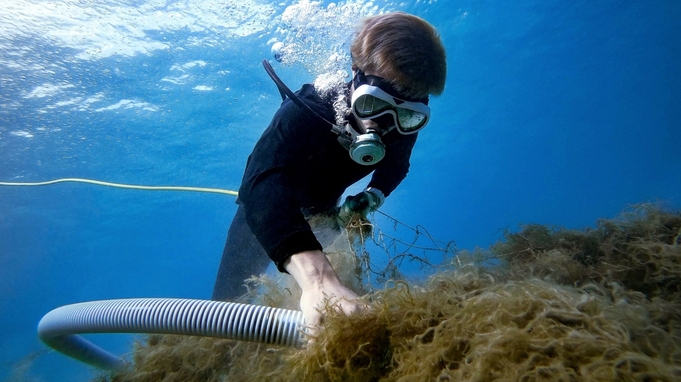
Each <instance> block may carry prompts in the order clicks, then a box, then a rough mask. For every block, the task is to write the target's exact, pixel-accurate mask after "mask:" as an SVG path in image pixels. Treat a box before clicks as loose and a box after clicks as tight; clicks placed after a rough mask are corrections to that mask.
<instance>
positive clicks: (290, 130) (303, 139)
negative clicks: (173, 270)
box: [213, 84, 417, 300]
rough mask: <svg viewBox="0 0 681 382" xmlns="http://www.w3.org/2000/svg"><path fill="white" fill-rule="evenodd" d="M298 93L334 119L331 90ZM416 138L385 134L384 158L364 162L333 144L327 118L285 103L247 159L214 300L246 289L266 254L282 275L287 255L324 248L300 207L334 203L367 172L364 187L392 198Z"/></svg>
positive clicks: (315, 207)
mask: <svg viewBox="0 0 681 382" xmlns="http://www.w3.org/2000/svg"><path fill="white" fill-rule="evenodd" d="M348 86H349V85H348ZM346 90H347V88H346ZM296 94H297V95H298V96H299V97H300V98H301V99H302V100H303V102H305V103H306V104H307V105H309V106H310V107H312V108H313V109H314V110H315V111H316V112H317V113H319V114H320V115H321V116H322V117H324V118H326V119H327V120H329V121H334V120H335V116H334V109H333V102H334V100H335V99H336V97H337V95H336V94H333V92H332V94H330V95H329V96H328V97H325V98H324V99H322V98H321V97H320V95H319V94H318V93H317V92H316V91H315V89H314V87H313V86H312V85H309V84H308V85H304V86H303V87H302V88H301V89H300V90H299V91H298V92H297V93H296ZM416 136H417V134H413V135H402V134H400V133H399V132H397V130H396V129H393V130H392V131H391V132H390V133H388V134H386V135H384V136H383V137H382V140H383V143H384V144H385V145H386V155H385V157H384V158H383V160H381V161H380V162H378V163H377V164H375V165H371V166H365V165H361V164H358V163H356V162H354V161H353V160H352V158H350V155H349V154H348V151H347V149H345V148H344V147H343V146H342V145H341V144H340V143H338V140H337V138H338V136H337V135H336V134H334V133H333V132H332V131H331V126H330V125H329V123H327V122H326V121H324V120H322V119H321V118H319V117H318V116H315V115H314V114H313V113H312V112H311V111H310V110H307V109H306V108H302V107H299V106H297V105H296V104H294V103H293V102H292V101H291V100H289V99H287V100H285V101H284V102H283V103H282V104H281V107H280V108H279V110H278V111H277V113H276V114H275V115H274V118H273V119H272V122H271V123H270V125H269V126H268V128H267V129H266V130H265V132H264V133H263V135H262V136H261V137H260V139H259V140H258V142H257V143H256V145H255V148H254V149H253V152H252V153H251V155H250V156H249V157H248V162H247V164H246V170H245V173H244V177H243V180H242V183H241V187H240V188H239V198H238V200H237V203H238V204H239V208H238V210H237V213H236V215H235V217H234V220H233V221H232V225H231V227H230V229H229V232H228V235H227V242H226V244H225V249H224V252H223V255H222V261H221V263H220V268H219V270H218V276H217V280H216V282H215V288H214V290H213V299H216V300H224V299H232V298H235V297H237V296H238V295H241V294H243V293H244V292H246V289H244V288H242V287H241V285H242V284H243V280H244V279H245V278H247V277H249V276H250V275H252V274H255V275H258V274H260V273H262V272H264V270H265V269H266V267H267V265H268V264H269V260H270V259H271V260H272V261H274V262H275V264H276V265H277V268H278V269H279V270H280V271H282V272H285V269H284V267H283V264H284V262H285V261H286V259H288V258H289V257H290V256H291V255H293V254H295V253H298V252H302V251H307V250H321V249H322V246H321V244H320V243H319V242H318V241H317V239H316V238H315V236H314V234H313V233H312V230H311V228H310V225H309V224H308V223H307V221H306V220H305V215H304V212H306V213H316V212H323V211H328V210H329V209H331V208H334V207H336V204H337V202H338V200H339V198H340V197H341V195H342V194H343V192H345V189H346V188H347V187H349V186H350V185H352V184H354V183H356V182H357V181H359V180H360V179H362V178H363V177H365V176H366V175H368V174H369V173H371V172H372V171H373V174H372V177H371V181H370V182H369V184H368V186H369V187H375V188H377V189H379V190H381V191H382V192H383V193H384V194H385V196H388V195H390V193H391V192H392V191H393V190H394V189H395V188H396V187H397V186H398V185H399V184H400V182H401V181H402V180H403V179H404V178H405V177H406V175H407V172H408V170H409V157H410V156H411V151H412V148H413V147H414V144H415V143H416Z"/></svg>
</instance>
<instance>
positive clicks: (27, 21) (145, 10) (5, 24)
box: [0, 0, 274, 65]
mask: <svg viewBox="0 0 681 382" xmlns="http://www.w3.org/2000/svg"><path fill="white" fill-rule="evenodd" d="M135 3H136V4H130V3H129V2H127V1H79V2H76V1H37V0H12V1H9V0H6V1H1V2H0V46H3V45H11V44H7V42H10V43H11V42H12V41H14V40H18V39H21V38H40V39H44V40H45V41H47V42H48V43H49V44H51V45H55V46H59V47H65V48H73V49H76V50H78V51H79V53H78V54H77V55H76V57H77V58H79V59H83V60H93V59H99V58H104V57H110V56H113V55H121V56H134V55H136V54H150V53H151V52H153V51H155V50H159V49H167V48H168V47H169V46H168V44H167V43H165V42H163V41H159V40H156V39H154V38H153V37H151V36H149V35H148V33H147V32H148V31H159V32H162V31H169V32H173V31H180V30H188V31H190V32H206V33H215V34H220V35H221V36H223V37H225V36H226V37H230V36H247V35H251V34H253V33H258V32H260V31H262V30H264V29H265V28H266V27H267V25H268V23H269V21H270V18H271V16H272V15H273V13H274V8H273V7H272V5H270V4H263V3H261V2H259V1H255V0H212V1H211V0H208V1H191V0H178V1H164V0H151V1H146V2H141V3H139V2H135ZM3 51H5V49H3ZM4 61H8V60H3V62H2V63H3V64H6V65H12V62H11V60H9V61H10V62H4Z"/></svg>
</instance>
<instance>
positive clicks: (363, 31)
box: [350, 12, 447, 99]
mask: <svg viewBox="0 0 681 382" xmlns="http://www.w3.org/2000/svg"><path fill="white" fill-rule="evenodd" d="M350 53H351V55H352V66H353V69H355V70H360V71H362V72H364V73H365V74H366V75H373V76H377V77H380V78H382V79H384V80H386V81H387V82H389V83H390V85H391V86H393V87H394V88H395V90H396V91H397V92H398V93H399V94H400V95H402V96H403V97H406V98H408V99H422V98H426V97H428V96H429V95H430V94H433V95H440V94H442V92H443V91H444V86H445V79H446V76H447V63H446V53H445V48H444V46H443V44H442V41H441V40H440V36H439V34H438V32H437V31H436V30H435V28H434V27H433V26H432V25H430V24H429V23H428V22H427V21H425V20H423V19H421V18H419V17H417V16H414V15H409V14H406V13H403V12H393V13H386V14H382V15H378V16H372V17H368V18H366V19H364V20H363V21H362V22H361V23H360V25H359V29H358V31H357V34H356V36H355V38H354V40H353V42H352V45H351V47H350Z"/></svg>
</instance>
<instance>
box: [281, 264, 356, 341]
mask: <svg viewBox="0 0 681 382" xmlns="http://www.w3.org/2000/svg"><path fill="white" fill-rule="evenodd" d="M284 267H285V268H286V270H287V271H288V273H290V274H291V276H293V278H294V279H295V280H296V282H297V283H298V285H300V288H301V289H302V291H303V294H302V296H301V297H300V309H301V310H302V311H303V316H304V317H305V323H306V325H307V326H308V327H309V328H310V330H309V331H308V333H310V334H314V333H315V332H316V329H317V326H318V325H319V323H320V321H321V319H322V309H324V307H325V306H326V303H327V301H328V304H329V306H333V307H334V308H335V309H338V310H339V311H341V312H343V313H345V314H352V313H354V312H357V311H359V309H360V305H359V304H358V302H357V298H358V296H357V294H355V292H353V291H351V290H350V289H348V288H347V287H345V286H344V285H343V284H341V282H340V279H339V278H338V275H336V271H334V270H333V268H332V267H331V263H329V260H328V259H327V258H326V256H325V255H324V253H323V252H322V251H305V252H300V253H297V254H295V255H293V256H291V257H290V258H289V259H288V260H287V261H286V263H284Z"/></svg>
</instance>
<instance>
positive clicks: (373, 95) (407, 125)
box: [351, 71, 430, 135]
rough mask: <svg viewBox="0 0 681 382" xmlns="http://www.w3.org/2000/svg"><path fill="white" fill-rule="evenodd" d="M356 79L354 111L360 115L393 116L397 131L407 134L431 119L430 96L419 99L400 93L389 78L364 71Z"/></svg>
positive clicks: (359, 117)
mask: <svg viewBox="0 0 681 382" xmlns="http://www.w3.org/2000/svg"><path fill="white" fill-rule="evenodd" d="M353 83H354V85H355V89H354V91H353V93H352V101H351V105H352V113H353V114H354V115H355V117H356V118H357V119H359V120H367V119H370V120H377V119H379V118H381V119H384V118H385V117H389V118H390V117H391V119H392V122H393V123H394V126H395V127H396V128H397V131H398V132H400V133H401V134H405V135H408V134H414V133H416V132H418V131H419V130H421V129H423V128H424V127H425V126H426V124H427V123H428V121H429V119H430V107H428V98H427V97H426V98H423V99H419V100H408V99H404V98H406V97H402V96H399V97H398V96H397V92H396V91H395V90H394V88H393V87H392V86H391V85H390V84H389V83H388V82H387V81H385V80H384V79H382V78H380V77H376V76H367V75H364V73H363V72H362V71H358V72H357V73H356V75H355V78H354V79H353ZM377 122H378V121H377ZM379 124H380V123H379ZM389 127H392V126H389Z"/></svg>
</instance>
